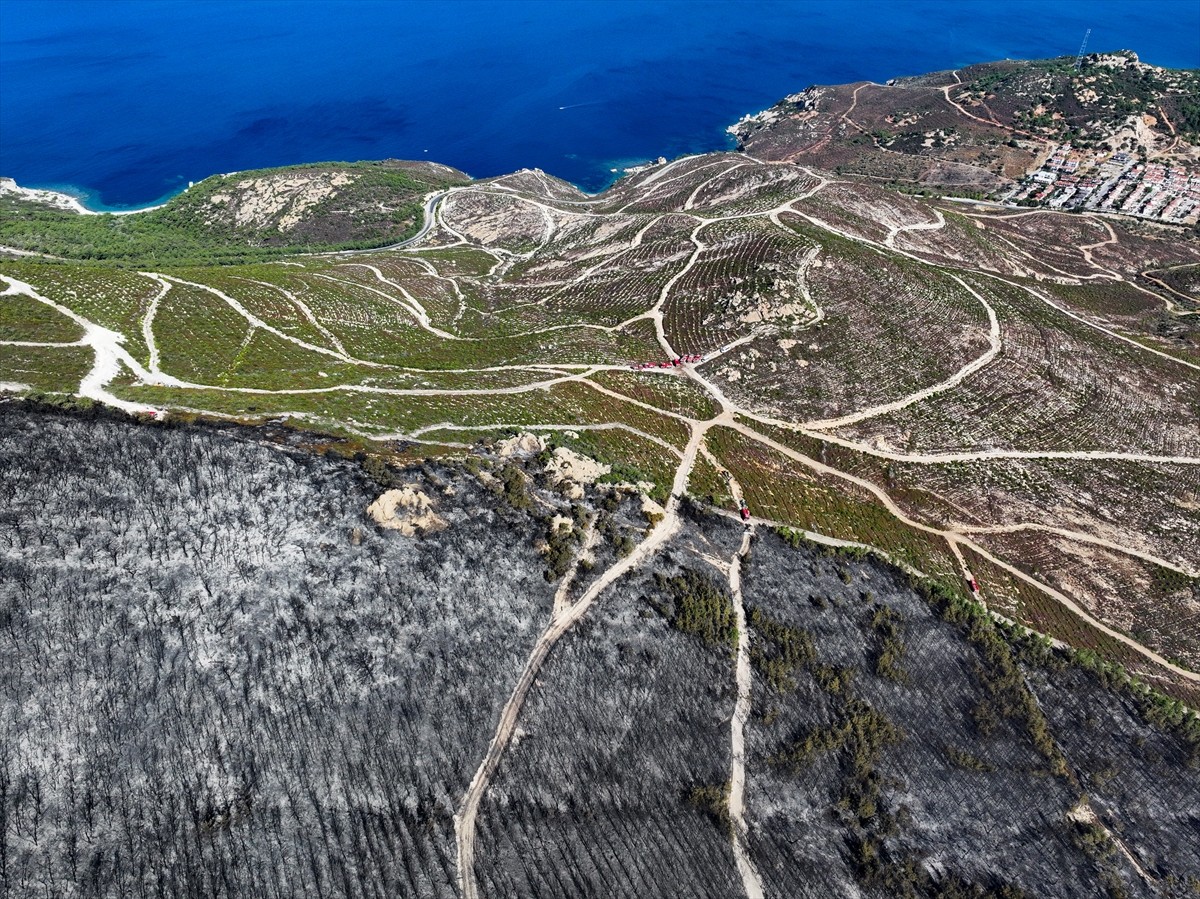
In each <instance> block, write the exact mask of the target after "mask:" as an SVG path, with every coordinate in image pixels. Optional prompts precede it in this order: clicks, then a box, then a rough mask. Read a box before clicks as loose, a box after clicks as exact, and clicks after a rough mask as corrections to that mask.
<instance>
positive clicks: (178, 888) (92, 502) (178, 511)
mask: <svg viewBox="0 0 1200 899" xmlns="http://www.w3.org/2000/svg"><path fill="white" fill-rule="evenodd" d="M0 458H2V459H3V460H4V461H3V468H2V470H0V509H3V513H2V514H3V526H2V527H0V533H2V535H3V536H0V566H2V571H0V619H2V621H0V704H2V710H3V713H2V714H0V731H2V732H0V800H2V802H3V812H4V817H3V820H2V821H0V825H2V829H3V845H4V847H5V852H4V855H3V857H2V859H0V861H2V864H3V866H4V870H3V871H0V884H3V885H4V887H3V888H2V889H0V895H4V894H7V895H9V896H12V897H23V896H28V895H34V894H35V893H36V894H37V895H62V894H68V893H71V892H72V890H74V891H75V894H77V895H83V896H89V895H111V896H115V895H138V894H141V891H142V890H143V889H145V890H146V891H147V893H148V894H150V895H165V896H181V897H183V896H186V897H192V896H200V895H204V896H229V897H234V896H236V897H245V896H278V895H291V896H302V895H305V896H316V895H321V896H330V895H336V896H399V895H408V896H449V895H454V894H455V893H456V891H457V887H456V876H455V868H454V864H455V859H454V837H453V824H452V819H451V818H452V814H453V810H454V807H455V805H456V803H457V802H458V801H459V799H460V797H461V796H462V794H463V792H464V790H465V788H466V785H467V783H468V782H469V780H470V778H471V776H472V775H473V774H474V770H475V767H476V766H477V765H478V763H479V759H480V758H481V757H482V756H483V754H484V752H485V750H486V747H487V744H488V742H489V740H490V737H491V730H492V728H493V726H494V723H495V721H496V719H497V718H498V716H499V711H500V708H501V707H502V705H503V703H504V701H505V700H506V699H507V696H508V692H509V690H510V689H511V685H512V683H513V682H514V681H515V679H516V675H517V674H518V673H519V671H520V669H521V667H522V665H523V663H524V660H525V656H526V655H527V654H528V652H529V651H530V649H531V647H532V645H533V642H534V640H535V639H536V638H537V635H538V634H539V633H540V631H541V629H542V628H543V627H544V623H545V621H546V620H547V619H548V616H549V612H550V604H551V599H552V595H553V587H552V586H551V585H550V584H547V583H546V581H545V579H544V577H543V571H544V568H545V566H544V564H543V562H542V560H541V559H540V558H539V557H538V555H537V553H536V552H535V550H534V548H533V545H534V541H535V539H537V538H540V536H541V532H540V528H539V526H538V525H537V524H536V523H535V522H533V521H532V520H531V519H529V518H528V517H527V516H525V515H524V514H523V513H516V512H513V511H512V510H509V509H506V508H505V507H503V506H500V507H497V505H496V503H495V501H494V500H493V499H492V498H491V497H489V496H487V495H486V493H485V492H484V491H482V490H481V489H480V488H479V487H478V486H476V482H474V481H473V480H472V479H470V478H467V477H463V476H459V475H456V474H454V473H453V472H444V475H445V477H444V479H443V480H444V484H445V485H446V486H452V487H453V488H454V490H455V491H456V495H455V496H454V498H453V499H451V498H450V497H448V496H446V495H444V494H443V493H441V492H440V491H439V489H438V487H437V485H435V484H433V483H430V482H428V480H427V479H425V478H423V477H422V476H421V475H420V473H418V474H417V478H418V480H419V481H420V486H421V487H422V488H423V489H425V490H426V491H428V492H429V493H430V494H431V495H432V496H433V498H434V500H435V502H436V503H437V505H438V508H439V512H440V513H441V514H442V515H443V516H444V517H445V518H446V519H447V520H448V521H449V522H450V527H449V528H448V529H447V530H445V531H443V532H442V533H440V534H438V535H437V536H436V538H430V539H413V538H406V537H403V536H401V535H400V534H399V533H398V532H395V531H381V530H378V529H376V528H375V527H374V526H373V525H372V523H371V522H370V521H369V520H368V519H367V518H366V517H365V515H364V509H365V507H366V505H367V504H368V503H369V502H370V500H371V499H372V498H373V496H374V495H375V494H376V493H377V492H378V489H377V488H375V487H374V486H373V485H372V484H370V483H369V482H368V481H366V480H365V479H364V478H363V477H361V475H359V474H358V473H357V472H356V471H355V470H354V469H353V468H352V467H351V466H350V465H348V464H347V463H344V462H341V461H335V460H326V459H322V458H319V457H314V456H311V455H303V454H291V453H289V452H286V451H282V450H280V449H278V448H274V447H267V446H262V445H258V444H256V443H253V442H248V441H245V440H235V439H233V438H231V437H229V436H225V435H219V434H214V433H212V432H211V431H209V430H202V429H184V430H171V429H165V428H149V427H144V426H136V425H132V424H127V423H117V422H112V421H91V422H89V421H81V420H78V419H73V418H67V417H59V416H51V415H33V416H31V415H28V414H24V413H21V414H18V413H15V412H13V411H12V410H11V409H8V408H6V407H4V406H0Z"/></svg>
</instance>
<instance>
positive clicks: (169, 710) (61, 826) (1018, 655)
mask: <svg viewBox="0 0 1200 899" xmlns="http://www.w3.org/2000/svg"><path fill="white" fill-rule="evenodd" d="M269 436H270V435H269V434H268V433H267V432H264V431H255V430H249V429H247V430H220V431H218V430H214V429H212V428H206V427H184V428H164V427H159V426H155V427H147V426H144V425H135V424H132V423H128V422H121V421H112V420H103V419H102V420H95V421H88V420H83V419H80V418H73V417H68V416H65V415H60V414H51V413H33V412H30V411H27V410H21V409H19V408H18V407H17V406H15V405H7V404H2V403H0V897H2V899H16V897H20V899H24V897H25V896H33V895H37V896H43V895H44V896H81V897H88V896H139V895H147V896H165V897H192V896H211V897H243V896H247V897H260V896H261V897H266V896H271V897H274V896H310V895H312V896H328V897H342V896H352V897H360V896H361V897H381V899H382V897H389V899H390V897H396V896H415V897H426V896H430V897H441V896H453V895H456V893H457V877H456V873H457V872H456V869H455V854H454V853H455V843H454V832H453V821H452V816H453V812H454V809H455V807H456V805H457V803H458V802H459V801H460V800H461V798H462V796H463V793H464V791H465V789H466V786H467V784H468V782H469V780H470V778H471V777H472V776H473V775H474V772H475V770H476V768H477V767H478V765H479V763H480V761H481V760H482V759H483V757H484V755H485V752H486V749H487V746H488V744H489V742H490V740H491V738H492V734H493V733H494V730H495V727H496V724H497V721H498V719H499V715H500V710H501V708H502V707H503V705H504V703H505V702H506V701H507V699H508V697H509V694H510V692H511V691H512V689H513V686H514V684H515V682H516V680H517V677H518V674H519V672H520V671H521V669H522V667H523V665H524V664H525V660H526V659H527V657H528V655H529V653H530V651H531V650H532V648H533V646H534V643H535V641H536V639H537V637H538V635H539V634H541V632H542V631H543V630H544V629H545V627H546V626H547V624H548V622H549V620H550V613H551V605H552V599H553V591H554V589H555V586H556V585H554V584H551V583H548V582H547V580H546V573H547V571H548V568H549V567H550V563H551V562H553V560H554V553H555V551H556V549H555V547H553V546H551V545H550V543H549V541H548V540H547V534H548V521H549V516H550V515H551V513H553V514H561V515H568V517H570V516H574V518H575V520H576V521H579V522H584V521H587V520H588V519H589V518H590V516H598V515H600V513H607V514H608V515H609V516H610V520H609V521H608V523H607V524H606V526H605V528H604V534H603V537H602V539H601V540H600V541H599V542H598V543H597V544H596V547H595V555H596V560H597V564H596V567H595V568H594V569H592V570H591V571H586V570H583V569H581V570H580V572H579V575H578V578H579V581H578V582H577V583H576V584H574V585H573V589H572V590H571V593H570V597H576V596H578V595H579V593H580V591H581V590H583V589H584V588H585V585H586V584H587V583H590V582H592V581H593V580H594V579H595V578H596V577H598V576H599V572H600V571H602V570H603V569H604V568H605V567H606V566H607V565H609V564H611V563H612V562H613V561H614V560H615V559H616V558H617V557H618V556H619V554H620V553H622V552H627V551H628V550H629V549H630V548H631V546H632V545H633V544H635V543H636V542H637V541H638V540H639V539H640V538H641V536H642V529H643V527H644V519H642V518H641V516H640V513H638V512H637V509H636V504H635V503H633V501H632V500H630V499H624V500H620V499H615V498H614V497H613V496H612V495H610V494H608V493H605V492H603V491H598V490H592V491H590V492H589V493H588V494H587V495H586V496H585V497H584V499H582V500H578V501H575V502H573V503H566V502H565V501H560V500H561V497H560V498H558V499H555V495H551V493H548V492H545V491H543V492H542V493H540V494H538V495H537V496H536V497H535V498H534V499H531V498H530V497H529V495H528V494H527V493H526V492H525V491H526V490H527V489H529V488H528V482H527V480H526V479H524V478H515V477H512V478H508V479H507V482H506V483H505V485H504V486H503V487H502V486H501V484H502V482H504V479H501V478H497V477H494V476H488V475H486V474H480V476H479V478H477V477H475V476H473V475H471V474H469V473H468V471H469V470H479V469H480V468H481V467H482V468H483V469H488V468H489V466H491V468H490V471H491V472H492V473H493V474H494V473H495V472H498V471H502V470H503V468H504V466H505V465H507V464H508V463H504V465H501V466H497V465H496V464H495V460H491V459H482V460H474V463H472V464H471V465H469V466H466V467H464V468H463V469H456V468H453V467H443V466H439V465H436V464H434V463H429V464H426V465H425V466H422V467H419V468H415V469H412V470H409V471H406V472H401V473H399V474H397V473H395V472H392V473H391V474H389V475H388V476H387V477H386V478H383V480H389V481H390V482H392V483H407V482H411V483H414V484H416V485H417V486H418V487H419V488H420V489H422V490H424V491H425V492H426V493H428V494H429V495H430V497H431V498H432V499H433V500H434V503H435V506H436V511H437V512H438V513H439V514H440V515H442V516H443V517H444V518H445V519H446V520H447V521H448V523H449V527H448V528H447V529H446V530H444V531H442V532H440V533H437V534H432V535H429V536H426V537H423V538H406V537H403V536H401V535H400V534H399V533H397V532H394V531H383V530H379V529H377V528H376V527H375V526H374V525H373V524H372V523H371V522H370V520H369V519H368V518H367V517H366V516H365V514H364V509H365V507H366V506H367V504H368V503H369V502H370V501H371V500H372V499H373V498H374V497H375V496H376V495H377V494H378V493H379V491H380V489H381V488H380V487H379V486H378V482H377V481H372V480H371V479H368V478H367V477H365V476H364V475H363V473H362V471H361V470H360V469H359V468H358V467H357V466H356V465H353V464H351V463H349V462H346V461H343V460H338V459H333V458H323V457H321V456H318V455H314V454H312V453H308V452H304V451H302V450H300V449H298V448H296V447H292V446H279V445H276V444H273V443H269V442H267V440H266V438H268V437H269ZM260 441H261V442H260ZM526 467H527V468H528V466H526ZM372 470H373V471H374V472H375V475H376V476H377V477H378V476H379V474H380V473H379V471H378V470H377V467H376V468H375V469H372ZM510 474H511V472H510ZM530 480H533V479H530ZM483 482H487V483H488V484H489V485H491V486H490V487H486V488H485V487H483V486H481V484H482V483H483ZM523 484H524V485H525V486H522V485H523ZM510 486H511V487H512V489H511V490H510V489H509V487H510ZM556 503H557V505H556ZM548 510H549V511H548ZM684 513H685V514H684V515H683V516H682V518H683V524H682V529H681V531H680V532H679V533H678V534H677V535H675V537H674V538H673V539H672V541H671V542H670V543H669V544H668V545H667V546H666V547H665V548H664V549H663V550H661V551H660V552H659V553H658V554H657V555H656V556H654V557H652V559H651V560H650V561H649V562H647V563H646V564H644V565H643V566H642V567H640V568H639V569H637V570H635V571H633V572H631V573H630V574H629V575H627V576H626V577H624V578H622V579H620V580H618V581H617V582H616V583H614V584H613V585H611V586H610V587H609V588H608V589H607V590H606V591H605V592H604V593H603V594H602V595H600V596H599V597H598V598H597V599H596V602H595V603H594V605H593V606H592V607H591V608H590V609H589V611H588V613H587V615H586V616H585V617H583V618H582V619H581V620H580V621H579V623H578V624H577V625H576V626H575V628H574V629H573V630H571V631H568V632H567V633H566V634H565V635H564V637H563V638H562V639H561V640H560V641H559V643H558V644H557V645H556V646H555V647H554V649H553V650H552V651H551V652H550V654H549V656H548V657H547V659H546V662H545V665H544V667H543V669H542V671H541V673H540V675H539V676H538V678H537V680H536V681H535V683H534V686H533V687H532V689H531V690H530V692H529V694H528V696H527V698H526V704H525V707H524V709H523V710H522V712H521V714H520V717H519V719H518V723H517V731H516V734H515V736H514V740H513V743H512V744H511V745H510V747H509V749H508V751H507V752H506V754H505V755H504V756H503V757H502V759H501V763H500V765H499V768H498V769H497V771H496V773H495V776H494V778H493V780H492V782H491V786H490V788H489V789H488V791H487V792H486V793H485V795H484V799H483V803H482V806H481V808H480V815H479V818H478V821H477V825H478V827H477V839H476V844H475V850H476V872H475V873H476V875H477V881H478V883H479V886H480V890H481V892H482V894H483V895H487V896H542V897H559V896H602V897H610V896H631V897H632V896H637V897H648V899H649V897H672V899H674V897H685V896H694V897H705V899H707V897H739V896H741V895H743V884H742V882H741V880H740V878H739V877H738V872H737V868H736V866H735V864H734V858H733V854H732V851H731V844H730V838H729V820H728V808H727V806H726V793H725V790H726V784H727V782H728V779H729V776H730V763H731V758H730V751H731V749H730V716H731V715H732V711H733V707H734V700H735V696H734V690H735V678H734V647H735V646H736V639H732V622H733V617H732V606H731V604H730V603H731V599H730V596H729V594H728V590H727V577H726V574H725V573H724V572H723V571H722V570H720V568H721V566H723V565H725V564H727V563H728V562H729V560H730V559H731V558H732V557H733V555H734V553H735V552H736V551H737V550H738V547H739V545H740V542H741V538H742V534H743V529H742V525H741V524H740V523H739V522H732V521H729V520H727V519H724V518H719V517H716V516H713V515H711V514H707V513H704V512H702V511H700V510H698V509H695V508H692V507H691V506H690V505H689V504H686V503H685V504H684ZM596 520H597V521H599V520H601V519H599V518H597V519H596ZM571 540H573V541H575V542H573V543H572V544H571V546H569V547H567V548H568V549H569V550H570V551H571V552H572V553H574V552H576V551H577V550H578V538H577V537H572V538H571ZM797 544H798V545H797ZM539 547H541V548H542V549H543V550H544V551H545V554H543V553H542V552H539ZM559 549H561V547H559ZM742 584H743V597H744V604H745V606H746V610H747V615H748V620H749V627H750V635H749V637H750V650H751V656H752V661H753V664H754V671H753V679H752V697H751V699H752V703H751V705H752V711H751V719H750V721H749V722H748V724H747V726H746V728H745V736H746V792H745V804H746V808H745V818H746V822H747V825H748V834H747V846H748V850H749V854H750V857H751V859H752V861H753V863H754V866H755V867H756V868H757V870H758V872H759V873H760V874H761V877H762V881H763V885H764V887H765V892H766V894H767V896H769V897H779V899H798V897H807V896H811V897H820V899H825V897H838V896H864V897H880V899H882V897H891V896H917V897H926V896H928V897H934V896H940V897H944V899H949V897H953V896H971V897H974V899H981V897H988V896H993V897H1003V899H1012V897H1016V896H1022V895H1023V896H1038V897H1043V896H1045V897H1085V896H1086V897H1092V896H1106V895H1107V896H1113V897H1115V896H1121V895H1125V896H1130V897H1142V896H1146V897H1150V896H1168V897H1184V896H1191V895H1195V893H1194V891H1195V889H1196V885H1197V884H1200V849H1198V846H1200V841H1197V839H1196V833H1197V828H1198V827H1200V813H1198V812H1197V809H1200V775H1198V773H1197V769H1196V767H1195V766H1196V764H1197V761H1198V760H1200V751H1198V749H1197V746H1196V745H1195V744H1196V743H1197V742H1200V741H1198V740H1191V741H1190V742H1189V738H1187V737H1186V735H1185V734H1184V732H1183V728H1182V726H1180V725H1179V724H1178V715H1177V714H1176V713H1177V712H1178V711H1179V710H1178V709H1177V708H1176V709H1172V708H1171V707H1170V706H1163V705H1162V704H1158V705H1154V704H1152V703H1151V704H1147V703H1146V702H1145V696H1144V694H1141V693H1138V692H1137V691H1134V690H1130V689H1129V688H1128V687H1126V686H1123V685H1122V684H1120V683H1118V684H1117V685H1116V686H1114V685H1113V683H1112V681H1113V680H1114V677H1113V675H1112V673H1111V672H1106V671H1104V670H1102V669H1098V668H1097V667H1096V666H1094V665H1093V666H1092V667H1091V668H1084V667H1079V666H1077V665H1076V664H1075V663H1074V662H1069V661H1067V660H1066V659H1065V658H1064V657H1061V656H1059V655H1056V654H1055V653H1053V652H1050V651H1049V650H1047V649H1045V648H1039V647H1038V646H1037V645H1036V644H1033V643H1031V642H1030V641H1028V640H1021V639H1019V638H1012V639H1011V640H1006V639H1004V638H1002V636H1001V635H1000V633H999V632H998V631H997V629H996V628H995V627H994V626H993V625H992V623H991V622H990V619H988V618H987V617H986V615H983V614H982V613H981V612H979V611H978V610H975V609H973V608H972V607H970V606H969V605H966V604H965V603H962V602H958V603H957V604H956V603H954V602H950V601H949V599H950V597H948V595H946V596H941V597H939V596H938V595H936V593H935V592H932V591H931V590H930V589H929V588H928V586H927V585H921V586H920V588H919V589H914V587H913V586H912V585H910V583H909V581H908V579H907V577H905V576H903V575H901V574H899V573H898V572H897V571H896V570H895V569H892V568H890V567H889V566H886V565H884V564H882V563H880V562H878V561H876V560H872V559H862V558H852V557H849V556H847V555H846V554H844V553H843V554H834V553H831V552H829V551H823V550H821V549H819V548H815V547H812V546H809V545H805V544H803V543H801V542H798V541H794V542H793V543H789V542H786V541H784V540H783V539H781V538H780V537H779V536H776V535H775V534H772V533H769V532H766V531H759V532H758V535H757V536H756V538H755V539H754V541H753V543H752V546H751V551H750V555H749V558H748V559H747V560H746V562H745V565H744V567H743V576H742ZM926 596H928V597H930V598H929V600H927V599H926V598H925V597H926ZM570 597H569V598H570ZM1164 722H1165V723H1164ZM1172 722H1175V723H1172ZM1196 730H1200V728H1195V727H1193V731H1196ZM1193 736H1196V734H1195V733H1193ZM1131 858H1132V861H1131Z"/></svg>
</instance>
